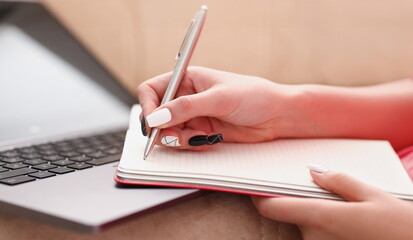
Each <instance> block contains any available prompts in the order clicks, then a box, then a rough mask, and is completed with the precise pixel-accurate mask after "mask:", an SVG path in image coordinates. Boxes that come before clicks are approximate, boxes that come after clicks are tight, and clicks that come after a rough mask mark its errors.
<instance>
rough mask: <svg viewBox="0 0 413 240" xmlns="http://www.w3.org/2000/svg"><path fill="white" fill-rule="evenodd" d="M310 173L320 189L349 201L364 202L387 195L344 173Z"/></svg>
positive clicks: (312, 171)
mask: <svg viewBox="0 0 413 240" xmlns="http://www.w3.org/2000/svg"><path fill="white" fill-rule="evenodd" d="M310 173H311V177H312V178H313V180H314V182H315V183H317V184H318V185H319V186H320V187H322V188H324V189H326V190H329V191H332V192H335V193H337V194H339V195H340V196H342V197H343V198H344V199H346V200H348V201H355V202H362V201H367V200H372V199H377V198H378V197H381V196H383V195H386V193H385V192H383V191H381V190H379V189H377V188H375V187H373V186H370V185H368V184H366V183H364V182H361V181H359V180H357V179H355V178H353V177H350V176H348V175H346V174H344V173H338V172H333V171H325V172H317V171H314V170H311V171H310Z"/></svg>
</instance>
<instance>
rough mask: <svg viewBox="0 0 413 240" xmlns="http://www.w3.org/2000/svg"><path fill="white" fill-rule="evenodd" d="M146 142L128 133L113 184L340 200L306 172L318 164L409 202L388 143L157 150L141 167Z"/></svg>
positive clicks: (412, 193)
mask: <svg viewBox="0 0 413 240" xmlns="http://www.w3.org/2000/svg"><path fill="white" fill-rule="evenodd" d="M131 115H132V116H131V119H134V120H133V121H137V119H139V117H138V116H139V109H138V107H135V109H134V110H133V111H132V113H131ZM131 123H132V121H131ZM134 124H136V123H134ZM131 126H133V124H131ZM146 139H147V138H146V137H143V136H142V134H141V132H140V129H139V128H138V126H136V127H130V129H129V130H128V132H127V135H126V139H125V145H124V149H123V154H122V158H121V161H120V164H119V166H118V171H117V175H116V178H115V179H116V181H118V182H120V183H126V184H139V185H155V186H169V187H187V188H199V189H207V190H219V191H229V192H237V193H245V194H253V195H261V196H279V195H287V196H298V197H315V198H326V199H341V198H340V197H339V196H337V195H335V194H333V193H331V192H328V191H326V190H324V189H321V188H320V187H318V186H317V185H316V184H314V183H313V181H312V179H311V177H310V174H309V170H308V169H307V167H306V166H307V164H308V163H317V164H322V165H324V166H325V167H327V168H328V169H331V170H336V171H341V172H345V173H347V174H349V175H352V176H354V177H356V178H358V179H360V180H362V181H364V182H367V183H369V184H371V185H374V186H377V187H379V188H381V189H383V190H385V191H387V192H390V193H392V194H393V195H395V196H396V197H399V198H402V199H406V200H413V186H412V184H411V182H410V179H409V177H408V175H407V174H406V172H405V171H404V169H403V167H402V165H401V163H400V160H399V159H398V157H397V155H396V153H395V152H394V151H393V149H392V148H391V146H390V144H389V143H388V142H387V141H375V140H349V139H299V140H298V139H289V140H276V141H271V142H265V143H256V144H236V143H221V144H218V145H215V146H214V147H213V148H212V149H209V150H206V151H187V150H176V149H173V148H167V147H159V146H158V147H155V148H154V150H153V151H152V153H151V155H150V156H149V157H148V158H147V159H146V160H145V161H144V160H143V152H144V148H145V144H146Z"/></svg>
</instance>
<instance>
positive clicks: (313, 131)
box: [277, 84, 327, 138]
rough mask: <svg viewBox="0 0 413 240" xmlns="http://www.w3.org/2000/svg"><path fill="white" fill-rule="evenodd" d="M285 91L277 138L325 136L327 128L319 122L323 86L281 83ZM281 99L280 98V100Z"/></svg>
mask: <svg viewBox="0 0 413 240" xmlns="http://www.w3.org/2000/svg"><path fill="white" fill-rule="evenodd" d="M278 91H281V92H283V100H282V101H283V102H284V104H283V105H282V108H281V110H282V111H281V114H280V113H278V117H277V138H310V137H322V136H324V135H325V134H326V133H325V129H324V127H323V126H322V124H321V123H320V122H319V120H320V117H321V115H322V114H323V112H322V111H320V108H319V106H320V104H321V103H322V102H323V101H324V100H327V99H324V100H323V99H322V94H320V93H321V92H323V91H325V90H323V86H319V85H309V84H305V85H279V86H278ZM278 101H279V100H278Z"/></svg>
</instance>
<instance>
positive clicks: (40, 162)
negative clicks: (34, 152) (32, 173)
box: [23, 158, 47, 165]
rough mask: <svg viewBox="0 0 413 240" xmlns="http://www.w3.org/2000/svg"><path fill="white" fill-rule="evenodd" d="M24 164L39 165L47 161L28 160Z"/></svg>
mask: <svg viewBox="0 0 413 240" xmlns="http://www.w3.org/2000/svg"><path fill="white" fill-rule="evenodd" d="M23 163H25V164H29V165H39V164H43V163H47V161H45V160H42V159H39V158H38V159H30V160H26V161H24V162H23Z"/></svg>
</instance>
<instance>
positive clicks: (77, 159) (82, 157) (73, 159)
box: [69, 156, 92, 162]
mask: <svg viewBox="0 0 413 240" xmlns="http://www.w3.org/2000/svg"><path fill="white" fill-rule="evenodd" d="M69 159H70V160H72V161H76V162H84V161H88V160H92V158H90V157H86V156H77V157H71V158H69Z"/></svg>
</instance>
